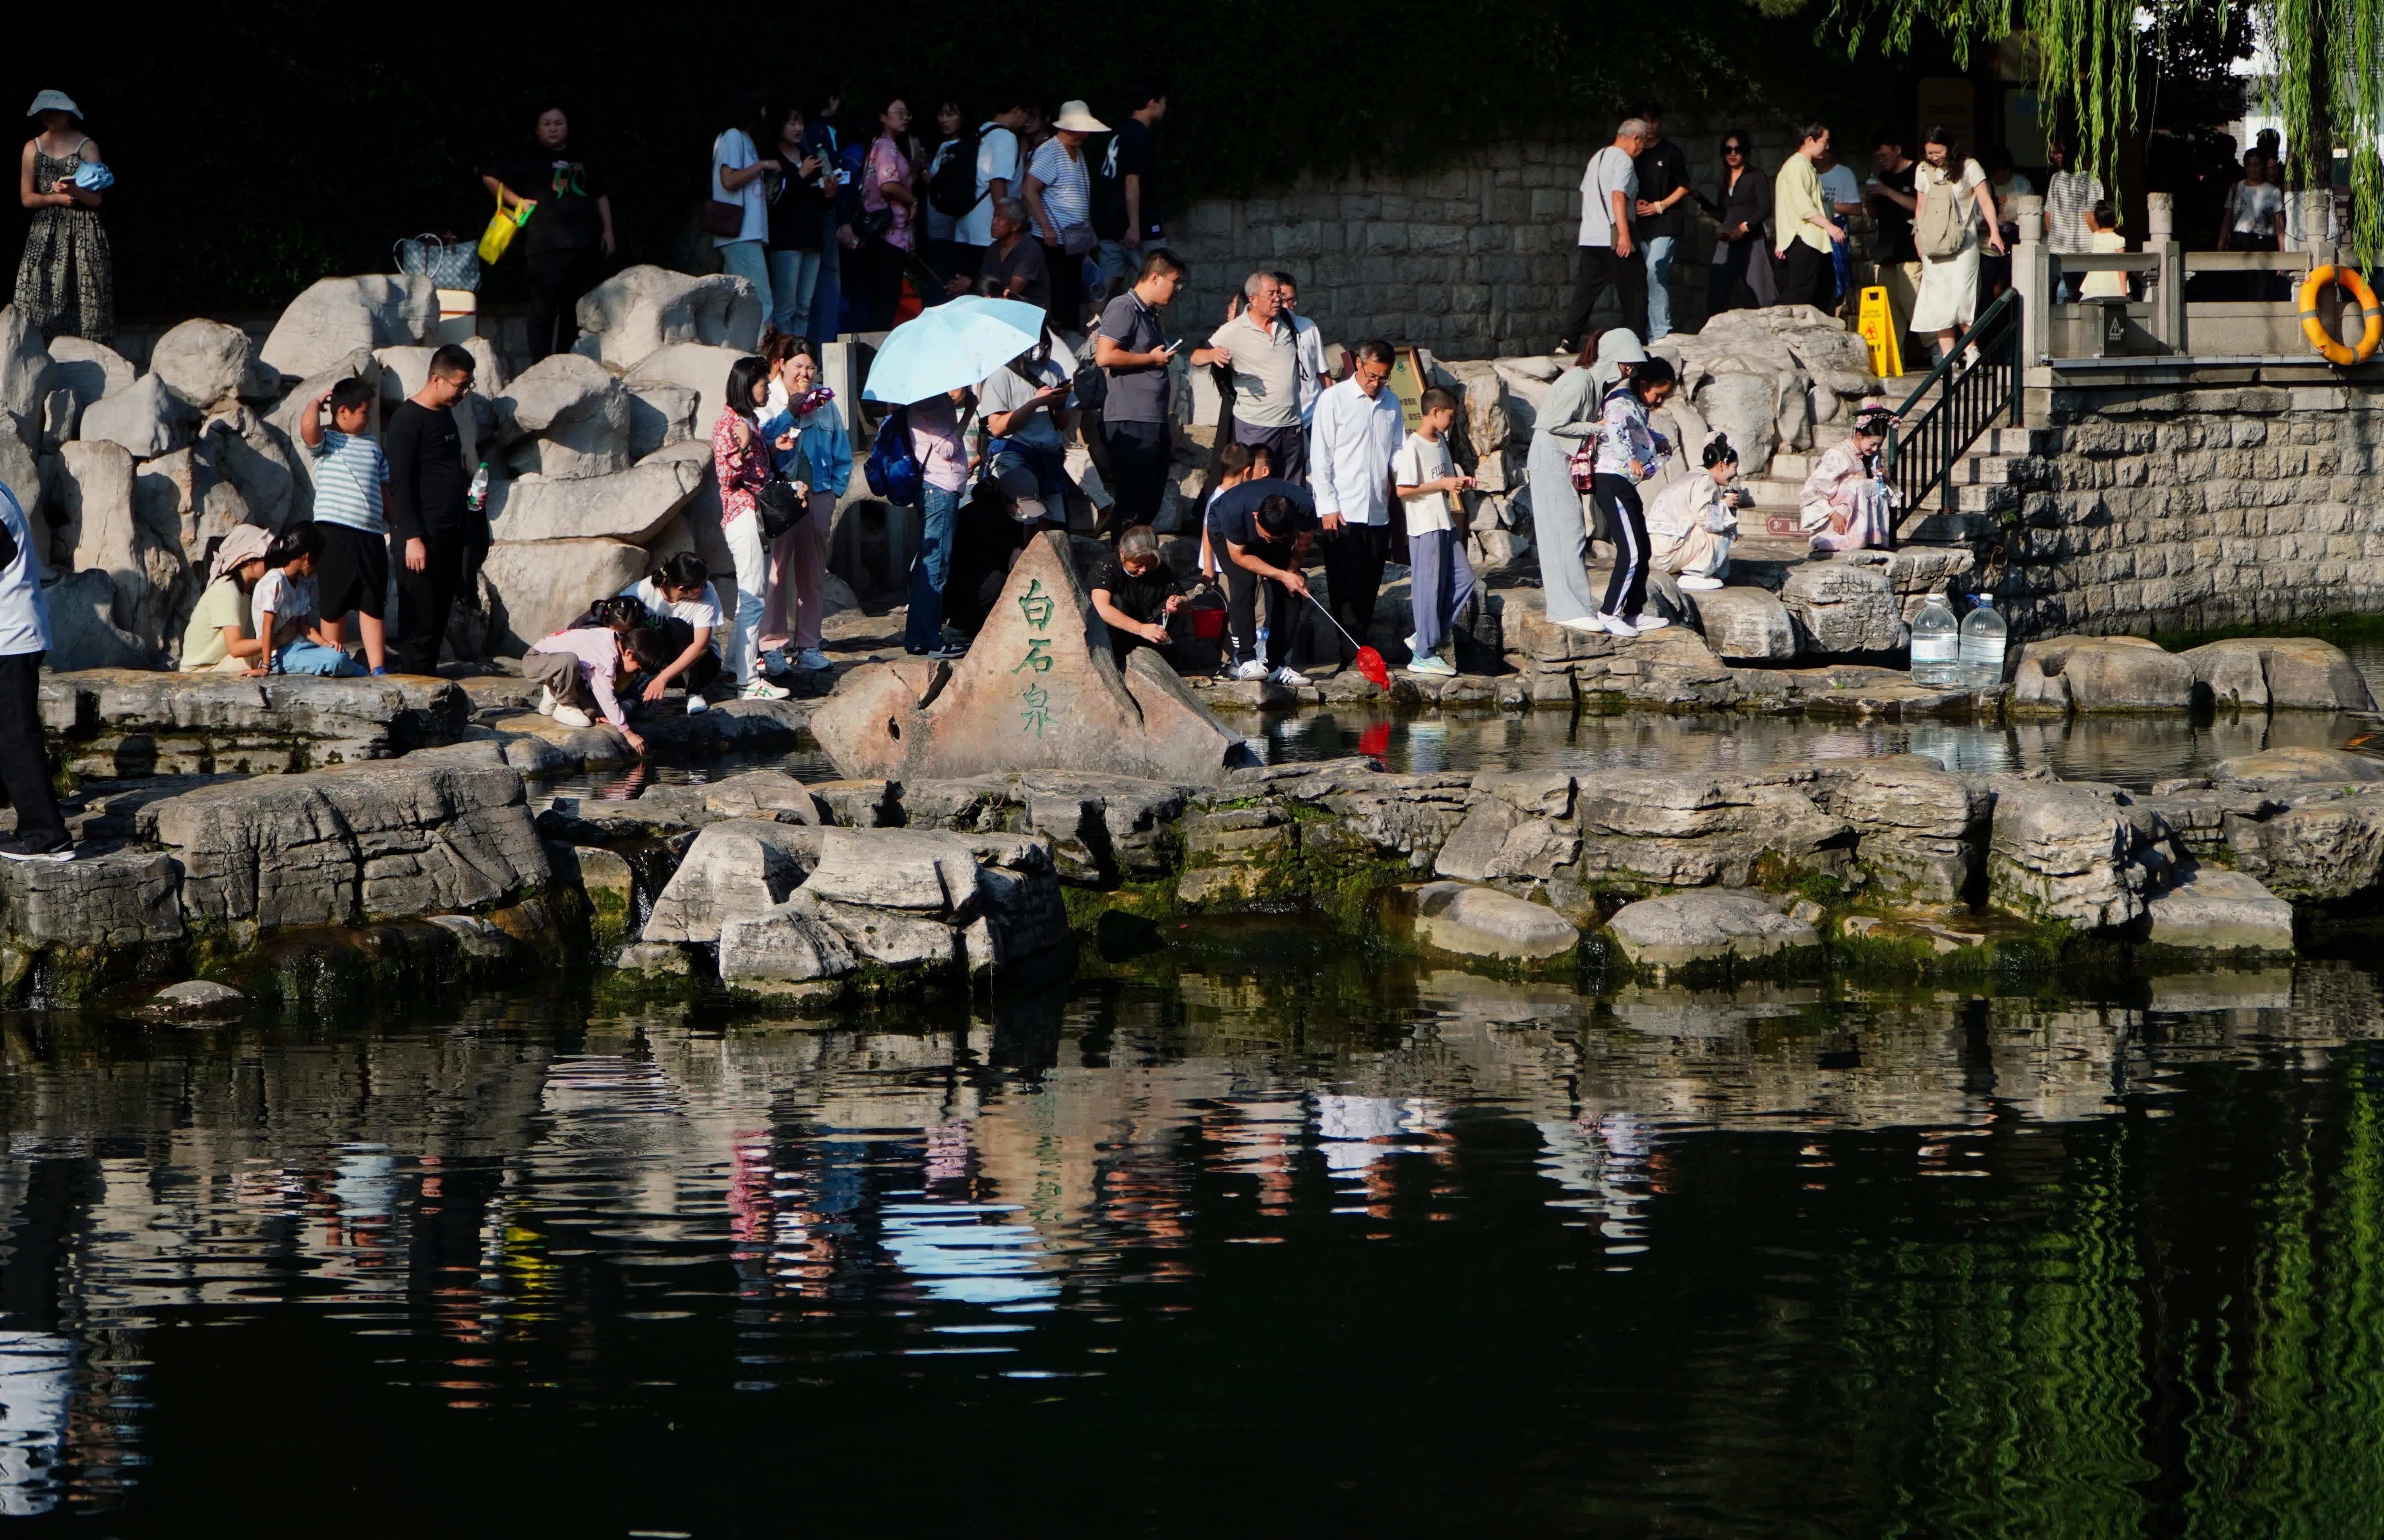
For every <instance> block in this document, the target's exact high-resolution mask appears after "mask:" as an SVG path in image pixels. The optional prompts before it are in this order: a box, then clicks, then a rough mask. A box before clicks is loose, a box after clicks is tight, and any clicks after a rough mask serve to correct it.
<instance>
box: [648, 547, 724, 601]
mask: <svg viewBox="0 0 2384 1540" xmlns="http://www.w3.org/2000/svg"><path fill="white" fill-rule="evenodd" d="M650 581H652V584H653V585H654V587H656V588H658V589H661V590H664V591H665V592H668V591H670V590H674V589H700V588H702V587H704V586H705V585H706V584H708V583H710V582H711V581H712V569H711V568H710V567H708V566H705V565H703V558H702V557H701V556H699V555H697V554H696V553H694V552H692V551H682V552H680V553H678V554H677V555H676V556H673V557H672V558H671V559H670V560H669V561H666V562H664V564H663V565H660V566H658V567H656V568H654V570H653V576H652V578H651V579H650Z"/></svg>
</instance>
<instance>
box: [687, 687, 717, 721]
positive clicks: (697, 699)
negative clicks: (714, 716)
mask: <svg viewBox="0 0 2384 1540" xmlns="http://www.w3.org/2000/svg"><path fill="white" fill-rule="evenodd" d="M711 709H712V702H709V701H707V700H705V699H704V698H703V691H702V690H700V689H690V690H689V691H688V692H687V714H689V716H693V715H694V714H696V713H697V712H700V711H710V710H711Z"/></svg>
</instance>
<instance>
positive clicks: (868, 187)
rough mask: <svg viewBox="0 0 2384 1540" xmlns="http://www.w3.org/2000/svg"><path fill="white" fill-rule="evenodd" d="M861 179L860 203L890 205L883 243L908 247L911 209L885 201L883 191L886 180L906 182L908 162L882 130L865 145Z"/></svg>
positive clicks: (908, 178)
mask: <svg viewBox="0 0 2384 1540" xmlns="http://www.w3.org/2000/svg"><path fill="white" fill-rule="evenodd" d="M861 180H862V183H863V186H862V189H861V206H862V207H863V208H869V209H877V208H885V209H891V210H892V211H893V213H894V222H893V223H892V224H889V225H888V226H887V227H886V243H887V244H888V245H889V246H899V247H900V248H901V249H902V250H904V251H906V252H907V251H909V250H910V249H911V210H910V209H909V208H908V207H907V206H905V205H901V204H898V203H892V202H889V201H888V199H887V196H886V192H885V187H886V184H887V183H888V182H889V181H899V182H903V183H905V184H907V183H908V182H909V181H910V180H911V162H910V161H909V160H908V159H906V158H905V157H904V156H903V154H902V152H901V151H900V149H897V148H896V147H895V144H894V141H893V140H892V138H890V137H889V136H888V135H886V134H879V135H878V136H877V143H875V144H872V145H871V146H869V165H868V169H867V170H866V171H864V172H863V175H862V179H861Z"/></svg>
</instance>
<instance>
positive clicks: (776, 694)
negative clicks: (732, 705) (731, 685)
mask: <svg viewBox="0 0 2384 1540" xmlns="http://www.w3.org/2000/svg"><path fill="white" fill-rule="evenodd" d="M793 693H794V691H793V690H791V689H787V688H785V687H784V686H782V685H774V684H772V683H771V682H770V681H769V680H767V679H765V678H764V677H761V676H760V675H759V674H756V675H754V676H753V677H752V679H751V682H749V683H748V684H747V685H746V686H745V688H744V689H740V690H739V691H738V692H737V698H738V699H739V700H740V701H783V700H785V699H786V698H787V697H788V696H789V695H792V694H793Z"/></svg>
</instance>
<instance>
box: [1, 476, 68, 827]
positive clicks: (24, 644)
mask: <svg viewBox="0 0 2384 1540" xmlns="http://www.w3.org/2000/svg"><path fill="white" fill-rule="evenodd" d="M49 650H50V614H49V608H48V606H47V605H46V604H44V603H43V601H42V561H41V558H40V556H38V555H36V554H35V553H34V551H33V528H32V525H31V522H30V521H28V520H27V519H26V517H25V510H24V509H22V508H21V507H19V506H18V504H17V499H16V498H15V497H14V496H13V495H12V494H11V493H10V492H9V491H8V489H7V488H6V487H0V790H5V791H6V792H7V793H8V802H9V805H10V806H12V807H14V808H15V809H16V810H17V830H16V832H15V833H14V834H12V835H9V836H8V837H7V838H0V857H5V858H6V859H7V860H10V861H70V860H72V859H73V858H74V841H73V840H72V839H70V838H68V836H67V826H66V820H65V819H64V818H62V817H60V816H59V815H58V799H57V796H56V793H55V792H54V791H53V790H52V789H51V788H50V762H49V759H48V756H47V755H46V754H44V753H43V749H42V715H41V689H42V658H43V654H44V653H46V652H48V651H49Z"/></svg>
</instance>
